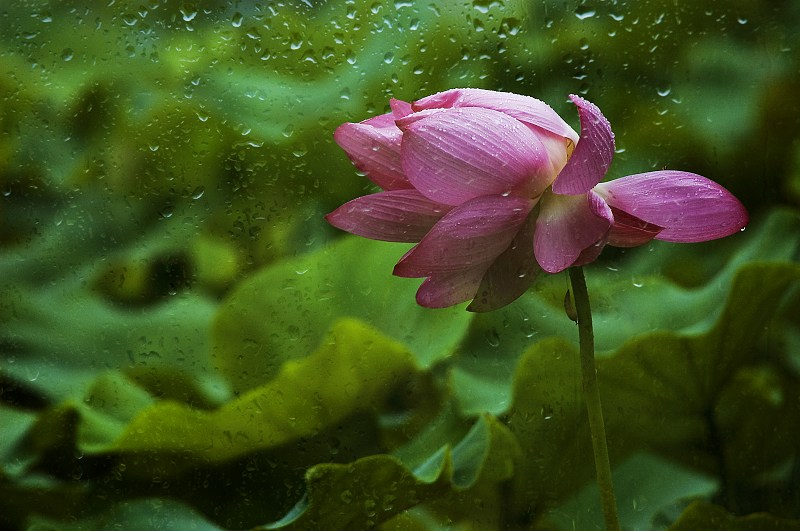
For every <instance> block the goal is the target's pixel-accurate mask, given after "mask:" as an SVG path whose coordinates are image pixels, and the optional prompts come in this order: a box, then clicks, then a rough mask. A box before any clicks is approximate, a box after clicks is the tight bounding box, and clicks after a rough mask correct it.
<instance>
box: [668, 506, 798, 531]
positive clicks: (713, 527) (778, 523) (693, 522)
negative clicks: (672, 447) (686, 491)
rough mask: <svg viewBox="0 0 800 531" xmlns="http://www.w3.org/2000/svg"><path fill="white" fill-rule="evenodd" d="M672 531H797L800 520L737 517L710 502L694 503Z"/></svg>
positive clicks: (763, 516)
mask: <svg viewBox="0 0 800 531" xmlns="http://www.w3.org/2000/svg"><path fill="white" fill-rule="evenodd" d="M669 529H670V531H696V530H700V529H702V530H703V531H797V530H800V520H787V519H783V518H777V517H775V516H771V515H769V514H751V515H748V516H741V517H736V516H733V515H732V514H730V513H728V512H727V511H725V509H723V508H722V507H719V506H717V505H713V504H711V503H708V502H702V501H697V502H694V503H692V504H691V505H690V506H689V507H688V508H687V509H686V511H684V513H683V514H682V515H681V517H680V519H679V520H678V521H677V522H675V524H674V525H672V526H671V527H670V528H669Z"/></svg>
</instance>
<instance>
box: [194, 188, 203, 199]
mask: <svg viewBox="0 0 800 531" xmlns="http://www.w3.org/2000/svg"><path fill="white" fill-rule="evenodd" d="M204 193H206V189H205V187H203V186H198V187H197V188H195V189H194V191H192V199H200V198H201V197H203V194H204Z"/></svg>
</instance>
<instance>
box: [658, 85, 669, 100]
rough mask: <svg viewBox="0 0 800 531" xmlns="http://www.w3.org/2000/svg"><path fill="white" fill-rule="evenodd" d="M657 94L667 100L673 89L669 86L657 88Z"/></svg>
mask: <svg viewBox="0 0 800 531" xmlns="http://www.w3.org/2000/svg"><path fill="white" fill-rule="evenodd" d="M656 92H657V93H658V95H659V96H661V97H662V98H666V97H667V96H669V94H670V92H672V87H671V86H669V85H662V86H660V87H657V88H656Z"/></svg>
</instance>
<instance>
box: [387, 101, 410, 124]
mask: <svg viewBox="0 0 800 531" xmlns="http://www.w3.org/2000/svg"><path fill="white" fill-rule="evenodd" d="M389 107H391V108H392V118H393V119H394V120H399V119H400V118H404V117H406V116H408V115H409V114H411V113H412V112H414V109H412V108H411V104H410V103H408V102H405V101H403V100H398V99H395V98H392V99H390V100H389ZM394 120H393V121H392V122H394ZM392 125H394V123H392Z"/></svg>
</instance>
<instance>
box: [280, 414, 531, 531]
mask: <svg viewBox="0 0 800 531" xmlns="http://www.w3.org/2000/svg"><path fill="white" fill-rule="evenodd" d="M518 458H519V447H518V446H517V444H516V441H515V439H514V437H513V435H511V433H510V432H509V431H508V429H507V428H506V427H505V426H503V425H502V424H500V423H499V422H497V421H496V420H495V419H493V418H492V417H489V416H483V417H481V418H480V419H479V420H478V422H477V423H476V424H475V426H474V427H473V428H472V430H470V431H469V433H467V435H466V436H465V437H464V438H463V439H462V440H461V441H460V442H459V443H458V444H457V445H455V446H454V447H452V448H451V447H450V446H449V445H447V446H444V447H442V448H441V449H440V450H439V451H438V452H436V453H435V454H434V455H432V456H431V457H430V459H429V460H428V461H427V462H425V463H423V464H422V465H420V466H419V467H417V468H415V469H414V470H410V469H408V468H406V467H405V466H404V465H403V464H402V463H401V462H400V461H398V460H397V459H396V458H394V457H391V456H386V455H375V456H370V457H365V458H363V459H359V460H358V461H356V462H354V463H350V464H348V465H334V464H330V465H318V466H315V467H312V468H311V469H310V470H309V471H308V472H307V473H306V482H307V485H308V495H307V498H306V499H304V500H303V501H301V502H300V503H299V504H298V506H297V507H295V509H294V510H293V511H292V512H291V513H289V514H288V515H287V516H286V517H285V518H284V519H283V520H281V521H279V522H275V523H274V524H271V525H268V526H266V527H265V528H266V529H282V528H288V529H318V528H322V527H324V528H325V529H330V530H332V531H333V530H338V529H341V530H347V529H367V528H370V527H373V526H375V525H377V524H379V523H381V522H384V521H386V520H389V519H390V518H392V517H393V516H394V515H396V514H398V513H400V512H402V511H405V510H407V509H409V508H411V507H414V506H417V505H419V504H422V503H431V502H432V501H434V500H435V499H436V498H438V497H441V496H444V495H446V494H448V493H449V492H450V491H464V490H467V489H470V488H473V487H475V486H476V485H477V484H478V482H486V483H489V484H497V483H499V482H501V481H504V480H507V479H509V478H510V477H511V476H512V475H513V474H514V471H515V463H516V462H517V460H518Z"/></svg>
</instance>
